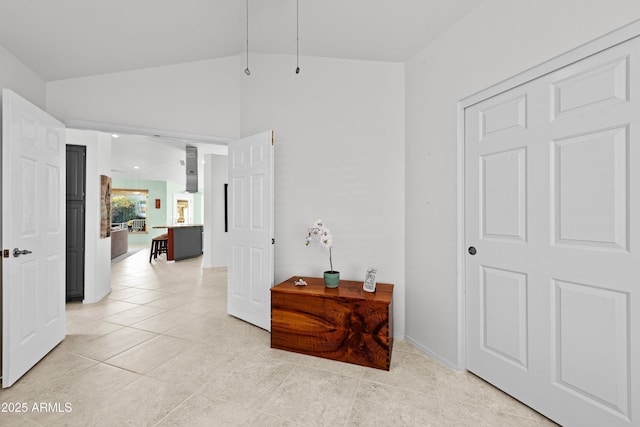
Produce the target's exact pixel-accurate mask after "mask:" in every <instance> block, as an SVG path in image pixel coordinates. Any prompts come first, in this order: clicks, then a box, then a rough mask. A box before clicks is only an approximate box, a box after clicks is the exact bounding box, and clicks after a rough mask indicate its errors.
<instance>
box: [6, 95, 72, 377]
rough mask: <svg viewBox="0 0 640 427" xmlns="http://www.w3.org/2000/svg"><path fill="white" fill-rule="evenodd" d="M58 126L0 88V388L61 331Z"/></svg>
mask: <svg viewBox="0 0 640 427" xmlns="http://www.w3.org/2000/svg"><path fill="white" fill-rule="evenodd" d="M65 156H66V150H65V142H64V125H63V124H62V123H60V122H59V121H57V120H56V119H54V118H53V117H51V116H49V115H48V114H47V113H45V112H44V111H42V110H40V109H39V108H38V107H36V106H34V105H32V104H30V103H29V102H28V101H26V100H25V99H23V98H21V97H20V96H18V95H17V94H15V93H14V92H12V91H10V90H7V89H3V90H2V247H3V249H4V250H3V258H2V386H3V387H9V386H11V385H12V384H13V383H14V382H15V381H17V380H18V379H19V378H20V377H21V376H22V375H23V374H24V373H25V372H27V371H28V370H29V369H30V368H31V367H32V366H34V365H35V364H36V363H37V362H38V361H39V360H40V359H42V357H43V356H45V355H46V354H47V353H48V352H49V351H51V350H52V349H53V348H54V347H55V346H56V345H57V344H58V343H60V341H62V340H63V339H64V337H65V334H66V317H65V237H66V236H65V192H64V189H65V188H66V186H65V178H66V175H65V160H66V157H65Z"/></svg>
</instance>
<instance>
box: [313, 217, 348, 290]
mask: <svg viewBox="0 0 640 427" xmlns="http://www.w3.org/2000/svg"><path fill="white" fill-rule="evenodd" d="M314 238H315V239H318V240H320V244H321V245H322V246H324V247H325V248H327V250H328V251H329V268H330V269H329V270H328V271H325V272H324V285H325V286H326V287H327V288H337V287H338V283H339V282H340V272H339V271H335V270H334V269H333V258H332V257H331V255H332V254H331V249H332V248H333V236H332V235H331V231H329V229H328V228H327V227H326V226H325V225H324V222H322V220H320V219H319V220H317V221H316V222H314V223H313V225H312V226H311V227H309V232H308V233H307V242H306V245H307V246H308V245H310V244H311V240H312V239H314Z"/></svg>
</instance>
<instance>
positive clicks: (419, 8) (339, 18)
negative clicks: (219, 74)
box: [0, 0, 482, 81]
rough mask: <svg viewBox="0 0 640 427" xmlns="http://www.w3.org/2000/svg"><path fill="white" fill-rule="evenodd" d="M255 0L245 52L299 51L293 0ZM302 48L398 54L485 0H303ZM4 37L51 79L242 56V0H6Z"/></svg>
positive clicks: (349, 54)
mask: <svg viewBox="0 0 640 427" xmlns="http://www.w3.org/2000/svg"><path fill="white" fill-rule="evenodd" d="M248 1H249V30H250V31H249V52H261V53H284V54H295V52H296V0H248ZM298 1H299V6H300V9H299V17H300V19H299V21H300V30H299V33H300V55H301V56H305V55H309V56H321V57H335V58H351V59H361V60H374V61H393V62H402V61H405V60H406V59H408V58H409V57H410V56H411V55H412V54H414V53H415V52H416V51H418V50H419V49H420V48H422V47H423V46H425V45H426V44H428V43H429V41H431V40H433V39H434V38H435V37H437V36H438V35H439V34H440V33H441V32H443V31H444V30H446V29H447V28H448V27H450V26H451V25H453V24H454V23H455V22H456V21H458V20H459V19H460V18H461V17H463V16H464V15H465V14H467V13H468V12H469V11H471V10H472V9H473V8H474V7H476V6H477V5H478V4H480V3H481V2H482V0H298ZM0 44H1V45H2V46H4V47H5V48H7V49H8V50H9V51H10V52H11V53H13V54H14V55H15V56H16V57H18V58H19V59H20V60H21V61H22V62H23V63H25V64H26V65H27V66H29V67H30V68H31V69H32V70H33V71H35V72H36V73H37V74H38V75H40V76H41V77H42V78H43V79H44V80H46V81H52V80H60V79H68V78H73V77H80V76H88V75H95V74H104V73H111V72H117V71H125V70H132V69H137V68H145V67H155V66H161V65H168V64H176V63H182V62H190V61H198V60H204V59H211V58H218V57H224V56H231V55H237V54H240V53H243V52H245V51H246V50H245V49H246V0H109V1H107V0H0Z"/></svg>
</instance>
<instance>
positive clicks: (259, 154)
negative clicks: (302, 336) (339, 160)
mask: <svg viewBox="0 0 640 427" xmlns="http://www.w3.org/2000/svg"><path fill="white" fill-rule="evenodd" d="M228 191H229V193H228V194H229V204H228V206H229V241H230V242H231V245H230V246H231V248H230V250H231V254H230V257H229V258H230V261H229V273H228V285H227V286H228V289H227V312H228V313H229V314H230V315H232V316H235V317H238V318H240V319H242V320H244V321H247V322H249V323H252V324H254V325H256V326H259V327H261V328H262V329H266V330H268V331H269V330H271V294H270V291H269V289H271V287H272V286H273V281H274V278H273V276H274V273H273V131H267V132H263V133H260V134H258V135H254V136H250V137H247V138H242V139H239V140H237V141H233V142H231V143H229V190H228Z"/></svg>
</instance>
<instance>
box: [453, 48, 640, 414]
mask: <svg viewBox="0 0 640 427" xmlns="http://www.w3.org/2000/svg"><path fill="white" fill-rule="evenodd" d="M639 89H640V40H638V39H634V40H632V41H629V42H627V43H624V44H622V45H619V46H616V47H614V48H611V49H608V50H606V51H604V52H601V53H599V54H597V55H595V56H592V57H589V58H586V59H583V60H582V61H580V62H577V63H575V64H573V65H570V66H567V67H565V68H563V69H560V70H557V71H555V72H553V73H551V74H548V75H545V76H543V77H540V78H539V79H537V80H534V81H532V82H529V83H527V84H525V85H522V86H519V87H516V88H515V89H512V90H510V91H508V92H505V93H502V94H500V95H497V96H495V97H492V98H490V99H487V100H484V101H482V102H480V103H478V104H476V105H473V106H471V107H469V108H467V109H466V110H465V240H466V243H467V246H468V252H469V253H468V254H467V255H466V259H465V266H466V267H465V268H466V271H465V283H466V313H465V314H466V331H467V340H466V349H467V367H468V369H469V370H470V371H472V372H474V373H476V374H477V375H479V376H480V377H482V378H484V379H486V380H487V381H489V382H491V383H492V384H494V385H496V386H497V387H499V388H501V389H503V390H504V391H506V392H507V393H509V394H511V395H512V396H514V397H516V398H517V399H519V400H521V401H522V402H524V403H525V404H527V405H529V406H531V407H533V408H534V409H536V410H538V411H539V412H541V413H543V414H545V415H547V416H548V417H550V418H552V419H553V420H555V421H557V422H559V423H560V424H562V425H565V426H607V427H611V426H631V425H635V426H638V425H640V90H639Z"/></svg>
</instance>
